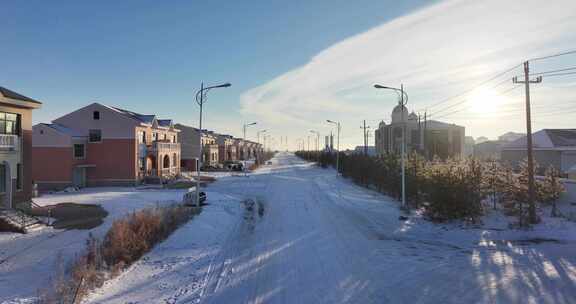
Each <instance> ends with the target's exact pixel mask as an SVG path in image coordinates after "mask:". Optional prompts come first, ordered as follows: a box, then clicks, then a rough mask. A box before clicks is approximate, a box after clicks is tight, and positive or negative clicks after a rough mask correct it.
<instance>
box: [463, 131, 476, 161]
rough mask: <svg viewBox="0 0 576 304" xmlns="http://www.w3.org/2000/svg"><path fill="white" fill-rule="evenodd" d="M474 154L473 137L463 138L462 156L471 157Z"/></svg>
mask: <svg viewBox="0 0 576 304" xmlns="http://www.w3.org/2000/svg"><path fill="white" fill-rule="evenodd" d="M473 154H474V137H472V136H465V137H464V156H472V155H473Z"/></svg>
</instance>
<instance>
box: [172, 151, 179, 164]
mask: <svg viewBox="0 0 576 304" xmlns="http://www.w3.org/2000/svg"><path fill="white" fill-rule="evenodd" d="M177 160H178V157H177V156H176V153H174V154H173V155H172V167H176V161H177Z"/></svg>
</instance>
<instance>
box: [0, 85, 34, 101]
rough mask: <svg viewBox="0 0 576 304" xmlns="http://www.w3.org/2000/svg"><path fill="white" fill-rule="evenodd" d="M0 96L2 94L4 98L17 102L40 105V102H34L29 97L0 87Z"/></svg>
mask: <svg viewBox="0 0 576 304" xmlns="http://www.w3.org/2000/svg"><path fill="white" fill-rule="evenodd" d="M0 94H2V95H3V96H4V97H7V98H10V99H17V100H22V101H27V102H33V103H37V104H42V103H41V102H39V101H37V100H34V99H32V98H30V97H26V96H24V95H22V94H19V93H16V92H14V91H12V90H8V89H7V88H5V87H0Z"/></svg>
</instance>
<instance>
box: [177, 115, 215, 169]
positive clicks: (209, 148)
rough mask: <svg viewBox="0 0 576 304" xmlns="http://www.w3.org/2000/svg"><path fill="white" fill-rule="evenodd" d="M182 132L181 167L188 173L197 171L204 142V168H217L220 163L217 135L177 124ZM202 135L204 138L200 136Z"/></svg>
mask: <svg viewBox="0 0 576 304" xmlns="http://www.w3.org/2000/svg"><path fill="white" fill-rule="evenodd" d="M176 128H177V129H179V130H180V143H181V144H182V161H181V166H182V168H183V169H185V170H188V171H196V164H197V162H198V159H200V155H199V153H200V152H199V149H200V141H202V166H216V165H217V164H218V162H219V147H218V144H217V143H216V141H217V134H215V133H214V132H212V131H208V130H203V132H199V130H198V128H194V127H191V126H187V125H183V124H176ZM200 135H202V137H201V136H200Z"/></svg>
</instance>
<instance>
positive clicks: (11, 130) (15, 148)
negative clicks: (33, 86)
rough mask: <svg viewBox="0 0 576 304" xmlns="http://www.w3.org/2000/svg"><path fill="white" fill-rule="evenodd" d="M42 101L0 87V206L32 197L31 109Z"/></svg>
mask: <svg viewBox="0 0 576 304" xmlns="http://www.w3.org/2000/svg"><path fill="white" fill-rule="evenodd" d="M41 106H42V104H41V103H40V102H39V101H36V100H34V99H32V98H29V97H26V96H24V95H21V94H19V93H16V92H14V91H11V90H9V89H6V88H4V87H0V209H2V208H13V207H15V206H16V205H18V204H21V203H26V202H30V201H31V198H32V183H33V180H32V111H33V110H34V109H38V108H40V107H41Z"/></svg>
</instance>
